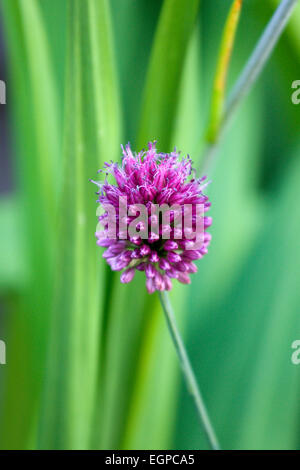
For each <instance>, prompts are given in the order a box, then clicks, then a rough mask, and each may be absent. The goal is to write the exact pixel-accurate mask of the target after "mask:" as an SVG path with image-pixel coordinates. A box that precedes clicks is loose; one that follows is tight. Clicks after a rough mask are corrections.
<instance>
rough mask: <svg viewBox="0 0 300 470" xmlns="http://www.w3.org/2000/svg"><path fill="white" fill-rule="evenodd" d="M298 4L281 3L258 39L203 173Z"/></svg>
mask: <svg viewBox="0 0 300 470" xmlns="http://www.w3.org/2000/svg"><path fill="white" fill-rule="evenodd" d="M297 2H298V0H282V2H281V3H280V5H279V7H278V8H277V10H276V11H275V13H274V15H273V16H272V18H271V20H270V22H269V23H268V25H267V27H266V28H265V30H264V32H263V34H262V36H261V38H260V39H259V41H258V43H257V45H256V47H255V49H254V51H253V53H252V55H251V56H250V59H249V60H248V62H247V63H246V65H245V67H244V69H243V71H242V73H241V75H240V77H239V78H238V80H237V81H236V83H235V85H234V87H233V90H232V92H231V94H230V96H229V98H228V100H227V103H226V106H225V110H224V113H223V117H222V120H221V124H220V126H219V129H218V134H217V136H216V139H215V141H214V142H213V143H211V144H209V145H208V146H207V148H206V150H205V154H204V158H203V171H204V172H205V173H207V171H208V169H209V168H210V166H211V164H212V161H213V158H214V156H215V154H216V151H217V150H218V146H219V142H220V139H221V137H222V136H223V134H224V132H225V131H226V130H227V127H228V125H229V123H230V121H231V119H232V117H233V116H234V114H235V112H236V110H237V109H238V107H239V105H240V104H241V103H242V101H243V99H244V98H245V97H246V96H247V94H248V93H249V91H250V89H251V87H252V85H253V84H254V83H255V81H256V80H257V78H258V76H259V75H260V73H261V71H262V70H263V67H264V65H265V64H266V62H267V60H268V59H269V57H270V55H271V53H272V51H273V49H274V47H275V46H276V44H277V42H278V40H279V38H280V35H281V33H282V31H283V30H284V28H285V26H286V24H287V22H288V20H289V18H290V16H291V14H292V13H293V10H294V8H295V6H296V4H297Z"/></svg>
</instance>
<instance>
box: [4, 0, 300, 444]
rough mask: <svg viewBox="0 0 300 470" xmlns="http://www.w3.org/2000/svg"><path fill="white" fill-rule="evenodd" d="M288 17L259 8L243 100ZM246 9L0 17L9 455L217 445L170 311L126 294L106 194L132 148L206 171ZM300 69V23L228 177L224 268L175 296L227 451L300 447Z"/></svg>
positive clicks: (133, 1)
mask: <svg viewBox="0 0 300 470" xmlns="http://www.w3.org/2000/svg"><path fill="white" fill-rule="evenodd" d="M277 4H278V2H276V1H273V0H272V1H271V0H266V1H264V2H261V1H260V0H246V1H245V2H244V5H243V11H242V15H241V21H240V24H239V27H238V32H237V37H236V41H235V46H234V52H233V58H232V63H231V66H230V73H229V80H228V88H229V89H230V87H231V86H232V85H233V83H234V82H235V80H236V78H237V77H238V75H239V73H240V71H241V69H242V67H243V66H244V64H245V63H246V61H247V58H248V57H249V54H250V53H251V51H252V49H253V47H254V46H255V43H256V41H257V40H258V38H259V37H260V35H261V33H262V31H263V29H264V27H265V25H266V23H267V21H268V19H269V18H270V16H271V15H272V13H273V12H274V9H275V7H276V5H277ZM230 5H231V2H230V1H224V0H210V1H204V0H202V1H201V2H198V1H197V0H187V1H184V2H183V1H180V0H165V1H164V2H161V1H158V0H153V1H147V0H110V1H106V0H86V1H82V0H69V1H65V0H13V1H12V0H0V11H1V25H2V27H3V31H4V32H3V40H4V50H5V55H6V63H7V73H8V74H7V76H6V77H5V80H6V83H7V93H8V94H7V105H6V106H5V113H7V118H8V119H9V129H8V131H9V133H8V136H9V139H10V144H11V159H12V160H11V165H12V169H13V170H12V181H13V185H12V189H10V190H9V191H6V192H2V193H1V196H0V223H1V230H0V305H1V310H2V315H1V318H0V321H1V323H0V338H1V339H2V340H5V342H6V346H7V364H6V365H1V366H0V447H1V448H3V449H23V448H25V449H26V448H30V449H32V448H33V449H38V448H42V449H45V448H50V449H89V448H93V449H94V448H104V449H124V448H125V449H172V448H175V449H176V448H177V449H197V448H206V442H205V439H204V438H203V435H202V433H201V430H200V428H199V424H198V421H197V418H196V416H195V410H194V408H193V404H192V403H191V400H190V398H189V396H188V394H187V392H186V390H185V387H184V384H183V383H182V380H181V375H180V371H179V367H178V364H177V361H176V357H175V352H174V350H173V347H172V344H171V341H170V338H169V335H168V332H167V329H166V325H165V322H164V318H163V314H162V311H161V308H160V305H159V303H158V298H157V296H156V294H155V295H152V296H149V295H148V294H147V293H146V289H145V285H144V281H145V280H144V277H143V276H144V275H143V273H139V275H137V276H136V278H135V279H134V281H133V282H132V283H131V284H130V285H121V283H120V282H119V276H118V274H117V275H115V274H113V273H111V272H109V270H108V268H107V266H106V265H105V262H104V260H103V259H102V257H101V249H99V248H98V247H97V246H96V243H95V238H94V231H95V227H96V222H97V220H96V207H97V206H96V204H95V199H96V197H95V194H94V192H95V190H94V188H93V186H92V185H91V184H90V183H89V182H88V179H89V178H95V175H96V172H97V170H98V168H100V167H101V166H102V164H103V162H104V161H109V160H111V159H113V160H117V159H119V158H120V154H121V152H120V144H121V143H126V142H128V141H130V143H131V144H132V147H133V148H134V149H135V150H139V149H140V148H142V147H144V146H145V145H146V143H147V141H148V140H153V139H157V140H158V148H159V149H160V150H161V151H165V152H166V151H170V150H171V149H172V148H173V147H174V145H176V147H177V148H178V149H181V150H182V151H183V152H184V153H189V154H190V155H191V156H192V158H193V160H194V161H195V164H196V166H197V167H198V168H201V163H202V161H201V155H202V153H201V149H202V148H203V136H204V135H205V129H206V125H207V119H208V115H209V109H210V100H211V91H212V84H213V78H214V71H215V67H216V61H217V57H218V49H219V44H220V40H221V35H222V29H223V26H224V23H225V20H226V16H227V13H228V10H229V8H230ZM299 63H300V10H299V8H297V9H296V11H295V13H294V14H293V17H292V19H291V21H290V22H289V25H288V27H287V29H286V30H285V32H284V34H283V35H282V37H281V39H280V42H279V44H278V46H277V47H276V50H275V52H274V54H273V55H272V58H271V60H270V61H269V62H268V64H267V66H266V67H265V69H264V71H263V73H262V75H261V76H260V78H259V80H258V82H257V83H256V84H255V86H254V87H253V89H252V90H251V93H250V95H249V96H248V97H247V99H246V100H245V101H244V102H243V105H242V106H241V108H240V109H239V111H238V113H237V115H236V116H235V118H234V120H233V122H232V125H231V127H230V129H229V131H228V133H227V134H226V137H225V138H224V140H223V141H222V142H221V144H220V148H219V152H218V155H217V157H216V161H215V166H214V168H212V169H211V171H210V172H209V175H208V176H209V178H210V179H211V180H212V183H211V185H210V186H209V188H208V194H209V197H210V198H211V201H212V210H211V215H212V216H213V219H214V222H213V226H212V228H211V233H212V235H213V240H212V243H211V246H210V250H209V254H208V255H207V256H206V257H204V259H203V260H201V261H199V263H198V268H199V271H198V273H197V274H195V275H193V276H192V283H191V285H190V286H182V285H176V287H175V288H174V289H173V291H172V293H171V297H172V301H173V305H174V308H175V313H176V316H177V318H178V321H179V323H180V328H181V330H182V332H184V338H185V341H186V345H187V349H188V351H189V354H190V357H191V361H192V363H193V366H194V368H195V372H196V375H197V378H198V380H199V383H200V385H201V388H202V391H203V395H204V397H205V400H206V403H207V406H208V409H209V412H210V415H211V418H212V421H213V423H214V426H215V429H216V432H217V434H218V437H219V440H220V443H221V446H222V448H224V449H297V448H299V446H300V441H299V430H300V401H299V393H300V366H296V365H293V364H292V362H291V354H292V352H293V350H292V348H291V344H292V342H293V341H294V340H296V339H300V315H299V304H300V289H299V279H300V242H299V231H300V217H299V201H300V197H299V187H300V158H299V152H300V134H299V129H300V105H299V106H297V105H293V104H292V102H291V93H292V89H291V84H292V82H293V81H294V80H297V79H300V71H299ZM3 78H4V77H3V76H2V71H1V76H0V79H3ZM1 107H2V109H1V112H2V113H3V112H4V111H3V109H4V108H3V106H1ZM0 150H1V152H4V149H3V144H1V142H0Z"/></svg>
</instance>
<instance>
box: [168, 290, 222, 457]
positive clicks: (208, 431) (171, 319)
mask: <svg viewBox="0 0 300 470" xmlns="http://www.w3.org/2000/svg"><path fill="white" fill-rule="evenodd" d="M159 297H160V301H161V305H162V308H163V311H164V313H165V317H166V320H167V325H168V328H169V331H170V334H171V337H172V340H173V343H174V346H175V349H176V353H177V356H178V359H179V362H180V365H181V368H182V371H183V375H184V378H185V381H186V384H187V388H188V390H189V392H190V394H191V395H192V397H193V400H194V403H195V405H196V409H197V413H198V417H199V419H200V422H201V424H202V426H203V429H204V432H205V435H206V437H207V440H208V442H209V444H210V446H211V448H212V449H213V450H220V446H219V443H218V439H217V436H216V433H215V431H214V428H213V426H212V424H211V421H210V418H209V416H208V412H207V409H206V406H205V404H204V401H203V397H202V394H201V392H200V389H199V386H198V384H197V380H196V377H195V374H194V371H193V369H192V366H191V363H190V360H189V358H188V355H187V352H186V349H185V346H184V343H183V341H182V339H181V336H180V333H179V330H178V327H177V324H176V320H175V315H174V312H173V309H172V305H171V302H170V299H169V296H168V293H167V292H165V291H164V292H160V293H159Z"/></svg>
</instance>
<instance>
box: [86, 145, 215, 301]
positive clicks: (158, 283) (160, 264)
mask: <svg viewBox="0 0 300 470" xmlns="http://www.w3.org/2000/svg"><path fill="white" fill-rule="evenodd" d="M122 150H123V158H122V163H121V164H120V165H119V164H117V163H113V162H111V163H106V164H105V167H104V169H102V170H99V173H101V172H105V173H106V178H105V181H104V182H101V183H99V182H95V181H93V182H94V183H96V184H97V185H98V187H99V191H98V192H97V194H98V196H99V198H98V200H97V202H99V203H100V205H101V207H103V208H104V213H103V214H102V215H100V216H99V217H98V218H99V222H100V224H101V225H102V226H103V228H101V229H100V230H98V229H97V232H96V237H97V244H98V245H99V246H102V247H105V248H106V251H105V252H104V254H103V257H104V258H105V259H106V261H107V263H108V264H109V266H110V267H111V269H112V270H113V271H123V272H122V274H121V282H122V283H128V282H130V281H131V280H132V279H133V277H134V275H135V272H136V270H138V271H143V272H144V273H145V276H146V287H147V290H148V292H149V293H153V292H154V291H155V290H159V291H163V290H170V289H171V288H172V279H177V280H178V281H180V282H182V283H184V284H188V283H190V277H189V275H190V274H191V273H195V272H196V271H197V267H196V265H195V264H194V262H193V261H195V260H197V259H200V258H202V257H203V256H204V255H205V254H206V253H207V247H208V245H209V243H210V240H211V235H210V234H209V233H207V232H206V231H205V229H206V228H207V227H209V226H210V225H211V222H212V219H211V218H210V217H207V216H205V215H204V213H205V212H206V211H207V210H208V209H209V207H210V202H209V201H208V197H207V196H205V195H204V194H203V192H202V191H203V189H204V188H205V186H206V184H204V183H203V182H204V180H205V179H206V178H205V177H203V178H200V179H195V178H194V177H193V173H194V170H193V169H192V162H191V159H190V158H189V156H187V157H182V158H181V157H180V155H179V153H177V152H176V149H175V150H174V152H171V153H168V154H165V153H158V152H157V149H156V143H155V142H154V143H149V144H148V150H146V151H141V152H139V153H138V154H133V152H132V151H131V148H130V145H129V144H128V145H127V146H126V148H125V149H124V148H123V147H122ZM109 175H112V176H113V178H114V182H113V184H111V183H110V182H108V176H109ZM124 198H126V201H127V204H128V207H131V206H132V207H134V206H135V205H141V204H143V205H144V207H145V208H146V211H147V218H148V222H149V225H151V222H153V221H154V219H155V222H156V226H157V227H158V230H157V231H156V232H152V231H150V232H147V233H148V235H147V237H142V236H139V235H135V236H132V235H131V234H130V231H129V230H128V227H129V226H130V224H131V223H132V222H133V221H134V219H135V218H134V217H132V216H130V215H129V216H128V215H127V216H126V221H125V222H127V224H126V227H127V228H126V231H125V233H124V228H123V227H124V225H123V223H124V220H121V214H120V200H122V201H124ZM165 204H167V205H168V206H169V207H171V206H174V205H175V206H176V207H179V208H180V211H182V214H178V213H177V214H175V212H174V213H172V212H171V213H170V219H169V220H170V224H169V226H168V227H167V226H165V225H164V224H163V221H162V219H161V217H157V216H156V215H153V212H152V210H153V207H154V205H156V206H159V207H160V206H162V205H165ZM108 205H109V206H112V207H113V208H114V210H115V215H114V219H115V220H114V223H115V237H112V238H110V234H109V222H110V217H111V216H110V215H109V211H107V210H106V207H107V206H108ZM197 205H198V206H199V205H201V207H202V208H203V213H202V227H203V234H202V238H201V244H200V246H199V244H196V243H195V235H194V238H192V235H191V234H192V232H193V233H194V230H195V228H196V227H195V224H196V207H197ZM184 207H189V208H190V211H189V213H190V220H191V229H190V230H180V228H178V225H177V223H176V220H177V219H178V215H180V217H181V216H182V218H183V219H184V214H185V213H184V210H185V209H184ZM177 212H178V210H177ZM121 222H122V227H121ZM146 222H147V221H146ZM144 225H145V224H143V223H141V222H139V224H137V225H136V227H137V232H138V229H139V226H140V229H141V232H142V228H143V229H145V227H144ZM143 233H144V232H143ZM166 233H168V235H166ZM193 246H195V249H193Z"/></svg>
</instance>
